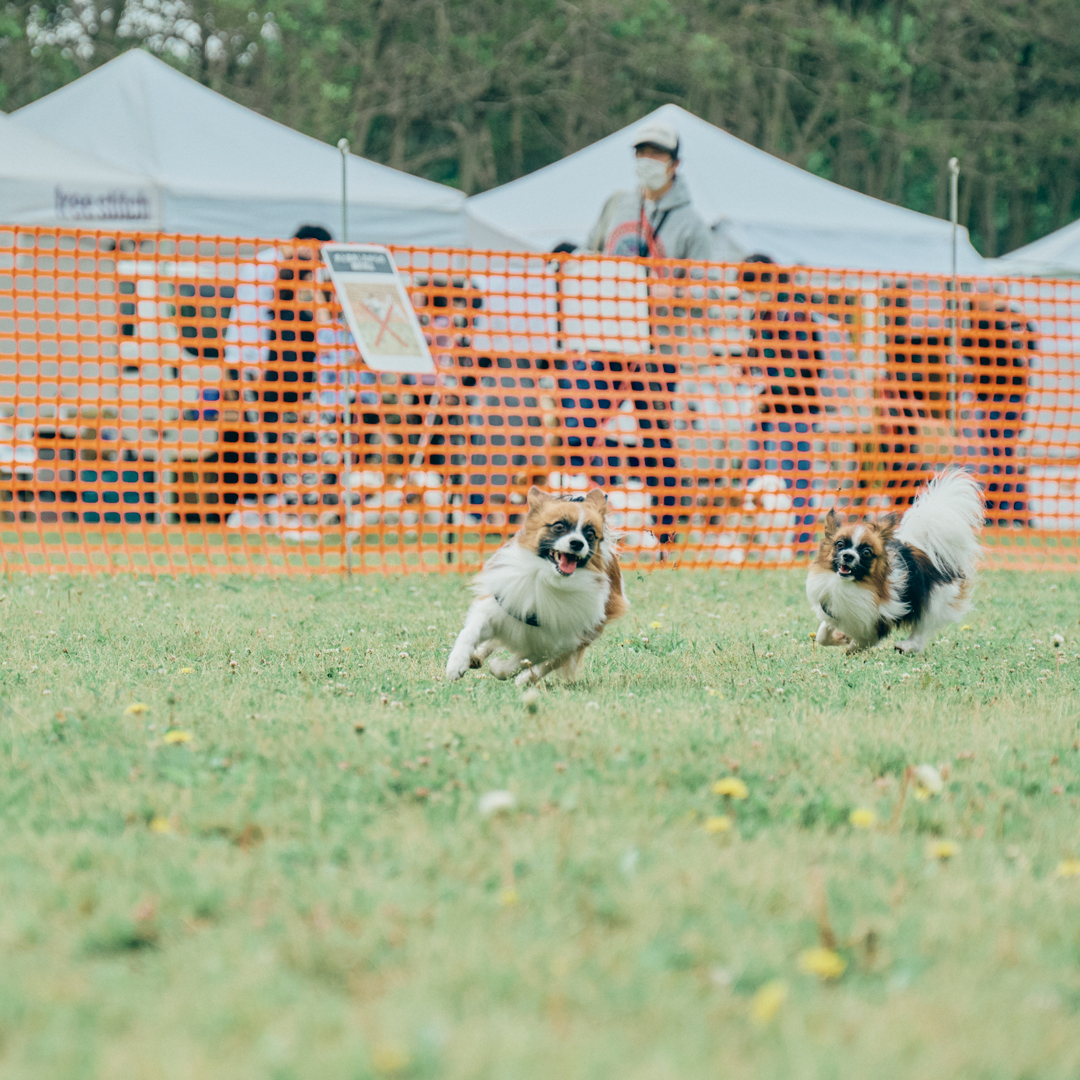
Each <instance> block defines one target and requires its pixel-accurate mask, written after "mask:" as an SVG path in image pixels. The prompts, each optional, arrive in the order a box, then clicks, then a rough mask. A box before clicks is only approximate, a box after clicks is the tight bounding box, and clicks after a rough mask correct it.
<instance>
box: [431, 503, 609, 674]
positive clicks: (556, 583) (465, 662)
mask: <svg viewBox="0 0 1080 1080" xmlns="http://www.w3.org/2000/svg"><path fill="white" fill-rule="evenodd" d="M606 512H607V498H606V497H605V495H604V493H603V492H602V491H598V490H594V491H590V492H589V494H588V495H585V496H581V495H549V494H548V493H547V492H545V491H541V490H540V489H539V488H537V487H534V488H530V489H529V513H528V516H527V517H526V519H525V524H524V526H523V528H522V529H521V531H520V532H519V533H518V534H517V535H516V536H515V537H514V538H513V539H512V540H510V541H509V542H508V543H506V544H504V545H503V546H502V547H501V548H499V550H498V551H496V552H495V554H494V555H492V556H491V558H490V559H488V561H487V562H486V563H485V564H484V568H483V570H481V571H480V573H479V574H478V575H477V577H476V580H475V581H474V582H473V585H472V588H473V591H474V592H475V593H476V599H475V600H474V601H473V602H472V605H471V606H470V608H469V613H468V615H467V616H466V618H465V626H464V628H463V629H462V631H461V633H460V634H458V638H457V641H456V642H455V643H454V648H453V649H452V650H451V652H450V659H449V660H448V661H447V664H446V677H447V678H448V679H460V678H461V676H462V675H464V674H465V672H466V671H468V670H469V668H470V667H481V666H482V665H483V663H484V661H485V660H486V659H487V658H488V656H489V655H490V654H491V653H492V652H494V651H495V650H496V649H497V648H499V647H500V646H502V647H505V648H507V649H509V650H510V658H509V659H501V658H499V657H495V658H493V659H492V660H491V662H490V663H489V665H488V667H489V670H490V671H491V674H492V675H494V676H495V677H496V678H497V679H508V678H510V676H511V675H515V676H516V682H517V684H518V685H519V686H523V685H525V684H526V683H530V682H538V681H539V680H540V679H542V678H543V677H544V676H545V675H547V674H548V673H549V672H551V671H561V672H562V674H563V675H564V676H565V677H566V679H567V680H568V681H573V680H574V679H576V678H577V676H578V673H579V671H580V669H581V660H582V657H583V655H584V653H585V650H586V648H588V646H589V645H590V644H591V643H592V642H594V641H595V640H596V639H597V638H598V637H599V636H600V634H601V633H602V632H603V630H604V627H605V626H606V625H607V624H608V623H609V622H610V621H611V620H612V619H617V618H619V616H620V615H623V614H624V613H625V612H626V611H627V610H629V607H630V604H629V603H628V602H627V599H626V596H625V594H624V593H623V585H622V573H621V572H620V570H619V561H618V557H617V555H616V550H615V548H616V545H615V537H614V535H613V534H612V532H611V530H610V529H609V528H608V527H607V526H606V525H605V522H604V516H605V514H606Z"/></svg>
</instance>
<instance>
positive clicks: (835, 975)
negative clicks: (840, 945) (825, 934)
mask: <svg viewBox="0 0 1080 1080" xmlns="http://www.w3.org/2000/svg"><path fill="white" fill-rule="evenodd" d="M846 969H847V961H846V960H845V959H844V958H843V957H842V956H841V955H840V954H839V953H838V952H834V951H833V950H832V949H826V948H824V947H822V946H818V947H817V948H814V949H806V950H804V951H803V952H801V953H800V954H799V970H800V971H805V972H806V974H807V975H816V976H817V977H818V978H819V979H824V980H829V979H839V978H840V976H841V975H843V974H844V971H845V970H846Z"/></svg>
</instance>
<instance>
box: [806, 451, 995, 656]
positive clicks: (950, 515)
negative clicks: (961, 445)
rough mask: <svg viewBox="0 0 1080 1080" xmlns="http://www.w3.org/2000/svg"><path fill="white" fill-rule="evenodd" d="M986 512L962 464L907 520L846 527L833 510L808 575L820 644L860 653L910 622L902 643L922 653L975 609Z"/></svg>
mask: <svg viewBox="0 0 1080 1080" xmlns="http://www.w3.org/2000/svg"><path fill="white" fill-rule="evenodd" d="M983 515H984V503H983V496H982V492H981V491H980V490H979V486H978V484H977V483H976V482H975V481H974V480H973V479H972V478H971V477H970V476H969V475H968V474H967V473H966V472H963V471H962V470H960V469H951V470H949V471H947V472H944V473H942V474H941V475H940V476H938V477H936V478H934V479H933V480H931V481H930V483H929V484H927V485H926V487H924V488H923V489H922V491H921V492H919V495H918V497H917V498H916V499H915V504H914V505H913V506H912V507H911V509H910V510H908V512H907V513H906V514H904V517H903V519H900V520H898V519H897V517H896V515H895V514H890V515H888V516H887V517H886V518H884V519H883V520H881V521H878V522H876V523H874V524H869V523H865V522H862V523H858V524H854V523H852V524H847V525H842V524H841V522H840V519H839V518H838V517H837V516H836V514H835V513H834V512H833V511H832V510H830V511H829V515H828V517H827V518H826V519H825V539H824V541H823V542H822V545H821V549H820V550H819V551H818V554H817V558H816V559H815V560H814V563H813V565H812V566H811V567H810V574H809V576H808V577H807V579H806V595H807V597H808V598H809V600H810V605H811V607H812V608H813V609H814V614H815V615H816V616H817V617H818V618H819V619H820V620H821V625H820V626H819V627H818V632H817V643H818V644H819V645H847V646H848V652H849V653H854V652H861V651H862V650H863V649H869V648H870V647H871V646H873V645H876V644H877V643H878V642H879V641H881V640H882V639H883V638H885V637H887V636H888V635H889V634H890V633H891V632H892V631H893V630H895V629H896V628H897V627H904V628H906V629H907V630H908V632H909V633H908V638H907V640H906V641H899V642H897V643H896V648H897V649H899V650H900V652H904V653H918V652H922V650H923V649H924V648H925V647H926V643H927V641H929V640H930V638H931V637H932V636H933V635H934V634H935V633H937V631H938V630H940V629H941V628H942V627H943V626H945V625H946V624H947V623H950V622H956V621H958V620H959V619H960V618H961V616H962V615H963V614H964V613H965V612H966V611H967V610H968V608H969V607H970V604H971V594H972V591H973V589H974V585H975V564H976V562H977V560H978V558H979V541H978V536H979V531H980V530H981V529H982V523H983Z"/></svg>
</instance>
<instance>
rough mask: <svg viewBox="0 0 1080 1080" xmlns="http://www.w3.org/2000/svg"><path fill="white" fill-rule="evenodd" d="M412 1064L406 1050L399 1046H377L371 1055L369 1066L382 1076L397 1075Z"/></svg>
mask: <svg viewBox="0 0 1080 1080" xmlns="http://www.w3.org/2000/svg"><path fill="white" fill-rule="evenodd" d="M411 1064H412V1058H410V1057H409V1054H408V1051H406V1050H404V1049H403V1048H402V1047H400V1046H390V1045H383V1046H377V1047H376V1048H375V1052H374V1053H373V1054H372V1055H371V1067H372V1068H373V1069H374V1070H375V1071H376V1072H377V1073H381V1074H382V1075H383V1076H397V1075H398V1074H399V1073H403V1072H404V1071H405V1070H406V1069H407V1068H408V1067H409V1066H410V1065H411Z"/></svg>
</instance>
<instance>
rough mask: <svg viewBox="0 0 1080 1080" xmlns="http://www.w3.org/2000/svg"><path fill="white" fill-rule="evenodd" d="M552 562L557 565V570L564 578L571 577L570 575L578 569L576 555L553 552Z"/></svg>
mask: <svg viewBox="0 0 1080 1080" xmlns="http://www.w3.org/2000/svg"><path fill="white" fill-rule="evenodd" d="M551 561H552V562H553V563H554V564H555V569H556V570H558V571H559V573H560V574H562V576H563V577H570V575H571V574H573V572H574V571H575V570H576V569H577V568H578V557H577V556H576V555H571V554H569V553H568V552H566V551H553V552H552V553H551Z"/></svg>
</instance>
